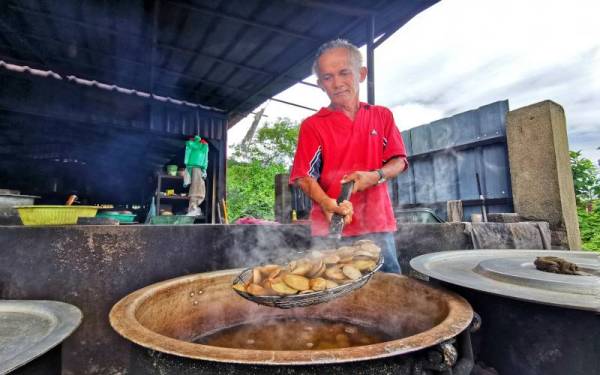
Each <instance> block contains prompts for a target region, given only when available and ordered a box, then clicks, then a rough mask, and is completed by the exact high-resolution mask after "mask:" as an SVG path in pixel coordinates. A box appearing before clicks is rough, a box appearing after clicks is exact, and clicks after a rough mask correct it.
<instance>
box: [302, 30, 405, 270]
mask: <svg viewBox="0 0 600 375" xmlns="http://www.w3.org/2000/svg"><path fill="white" fill-rule="evenodd" d="M313 70H314V72H315V74H316V75H317V77H318V84H319V86H320V87H321V89H322V90H323V91H325V93H326V94H327V96H328V97H329V99H330V100H331V103H330V104H329V106H328V107H327V108H321V110H320V111H319V112H317V113H316V114H314V115H312V116H310V117H309V118H307V119H306V120H304V121H303V123H302V125H301V126H300V134H299V137H298V148H297V150H296V156H295V158H294V164H293V166H292V171H291V174H290V183H295V184H298V185H299V186H300V188H301V189H302V190H303V191H304V193H306V194H307V195H308V196H309V197H310V198H311V199H312V201H313V209H312V211H311V221H312V235H313V237H314V240H315V241H314V242H315V243H316V244H317V245H318V244H319V242H321V243H323V241H322V239H320V237H321V238H322V237H323V236H327V234H328V233H329V222H330V221H331V217H332V215H333V214H334V213H337V214H340V215H342V216H344V224H345V225H344V231H343V233H342V235H343V238H342V243H343V244H345V243H352V242H354V241H356V240H358V239H364V238H368V239H371V240H373V241H374V242H375V243H377V244H378V245H379V246H380V247H381V249H382V253H383V255H384V266H383V267H382V271H385V272H396V273H400V265H399V263H398V258H397V254H396V245H395V242H394V236H393V233H394V232H395V231H396V220H395V218H394V213H393V210H392V205H391V201H390V197H389V194H388V189H387V184H386V183H384V182H385V181H386V180H387V179H390V178H393V177H396V176H397V175H398V174H399V173H401V172H403V171H404V170H406V168H407V167H408V163H407V161H406V152H405V150H404V143H403V141H402V136H401V134H400V132H399V131H398V128H396V124H395V123H394V119H393V116H392V113H391V112H390V110H388V109H387V108H384V107H380V106H374V105H369V104H366V103H362V102H360V101H359V92H358V90H359V84H360V82H362V81H364V80H365V77H366V76H367V68H365V67H363V66H362V56H361V54H360V51H359V50H358V48H356V46H354V45H352V44H351V43H349V42H348V41H345V40H342V39H338V40H334V41H331V42H328V43H325V44H324V45H322V46H321V47H320V48H319V50H318V52H317V55H316V57H315V62H314V65H313ZM351 180H353V181H354V189H353V193H352V196H351V197H350V200H349V201H344V202H342V203H341V204H340V205H338V204H337V202H336V198H337V197H338V195H339V194H340V192H341V184H342V183H344V182H347V181H351Z"/></svg>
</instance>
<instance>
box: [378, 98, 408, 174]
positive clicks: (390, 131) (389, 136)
mask: <svg viewBox="0 0 600 375" xmlns="http://www.w3.org/2000/svg"><path fill="white" fill-rule="evenodd" d="M384 116H385V121H384V124H385V125H384V138H383V161H384V162H386V161H388V160H390V159H392V158H394V157H399V158H403V159H404V161H405V162H406V167H405V168H404V169H407V168H408V160H406V149H405V148H404V141H403V139H402V133H400V130H399V129H398V127H397V126H396V122H395V121H394V115H393V114H392V111H390V110H389V109H387V108H385V110H384Z"/></svg>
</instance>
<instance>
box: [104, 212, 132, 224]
mask: <svg viewBox="0 0 600 375" xmlns="http://www.w3.org/2000/svg"><path fill="white" fill-rule="evenodd" d="M96 217H104V218H108V219H114V220H117V221H119V222H120V223H133V221H134V220H135V217H136V215H135V214H120V213H118V212H98V214H97V215H96Z"/></svg>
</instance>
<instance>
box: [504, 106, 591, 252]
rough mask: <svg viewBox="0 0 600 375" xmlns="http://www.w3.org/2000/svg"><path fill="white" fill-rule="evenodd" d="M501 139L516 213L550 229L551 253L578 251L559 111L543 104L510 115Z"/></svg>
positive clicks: (565, 141) (566, 149) (563, 121)
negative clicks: (507, 160) (548, 224)
mask: <svg viewBox="0 0 600 375" xmlns="http://www.w3.org/2000/svg"><path fill="white" fill-rule="evenodd" d="M506 136H507V143H508V156H509V162H510V172H511V180H512V190H513V203H514V207H515V211H516V212H517V213H518V214H519V215H521V216H522V217H523V218H525V219H529V220H541V221H547V222H548V223H550V228H551V229H552V231H553V236H552V243H553V246H554V247H556V248H567V249H573V250H575V249H581V239H580V234H579V223H578V220H577V209H576V206H575V190H574V187H573V176H572V174H571V167H570V158H569V144H568V139H567V131H566V119H565V114H564V110H563V108H562V107H561V106H560V105H558V104H556V103H554V102H551V101H543V102H540V103H536V104H532V105H530V106H527V107H523V108H519V109H517V110H514V111H510V112H509V113H508V116H507V124H506Z"/></svg>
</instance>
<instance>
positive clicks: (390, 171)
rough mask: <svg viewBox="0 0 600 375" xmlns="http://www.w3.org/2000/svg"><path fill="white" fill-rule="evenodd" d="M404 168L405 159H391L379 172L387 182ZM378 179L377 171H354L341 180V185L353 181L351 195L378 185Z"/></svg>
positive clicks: (405, 165)
mask: <svg viewBox="0 0 600 375" xmlns="http://www.w3.org/2000/svg"><path fill="white" fill-rule="evenodd" d="M406 167H407V164H406V159H405V158H403V157H402V158H401V157H393V158H391V159H390V160H388V161H387V162H386V163H385V164H384V165H383V166H382V167H381V169H380V170H381V172H382V173H383V177H384V178H385V179H386V180H387V179H390V178H394V177H396V176H397V175H399V174H400V173H402V172H403V171H404V170H405V169H406ZM379 179H380V178H379V173H377V171H368V172H367V171H355V172H352V173H350V174H347V175H345V176H344V177H343V178H342V181H341V183H342V184H343V183H345V182H348V181H352V180H354V189H353V190H352V193H356V192H357V191H364V190H367V189H368V188H370V187H372V186H375V185H377V184H378V183H379Z"/></svg>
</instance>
